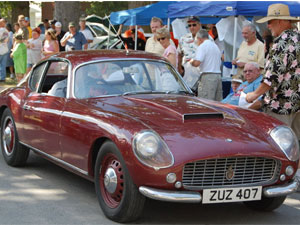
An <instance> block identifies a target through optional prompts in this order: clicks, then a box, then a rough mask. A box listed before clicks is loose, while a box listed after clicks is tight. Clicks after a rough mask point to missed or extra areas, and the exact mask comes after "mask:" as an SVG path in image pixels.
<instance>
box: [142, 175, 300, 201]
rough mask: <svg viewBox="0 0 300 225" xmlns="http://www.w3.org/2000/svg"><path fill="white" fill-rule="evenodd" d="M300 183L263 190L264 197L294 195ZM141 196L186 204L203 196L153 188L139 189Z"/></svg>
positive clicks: (188, 192)
mask: <svg viewBox="0 0 300 225" xmlns="http://www.w3.org/2000/svg"><path fill="white" fill-rule="evenodd" d="M298 186H299V183H298V182H297V181H296V180H294V181H293V182H291V183H289V184H286V185H282V186H271V187H265V188H263V195H264V196H265V197H277V196H284V195H288V194H292V193H294V192H296V191H297V188H298ZM139 191H140V193H141V194H143V195H144V196H146V197H148V198H152V199H155V200H160V201H167V202H184V203H200V202H201V201H202V196H201V194H200V193H199V192H196V191H168V190H160V189H156V188H151V187H145V186H141V187H139Z"/></svg>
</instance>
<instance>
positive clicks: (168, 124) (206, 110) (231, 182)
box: [0, 50, 299, 222]
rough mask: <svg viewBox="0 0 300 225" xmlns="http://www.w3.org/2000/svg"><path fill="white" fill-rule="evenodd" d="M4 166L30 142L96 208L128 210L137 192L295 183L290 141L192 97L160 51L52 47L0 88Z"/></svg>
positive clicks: (233, 110) (197, 192)
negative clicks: (87, 193)
mask: <svg viewBox="0 0 300 225" xmlns="http://www.w3.org/2000/svg"><path fill="white" fill-rule="evenodd" d="M0 107H1V108H0V114H1V115H0V116H1V149H2V153H3V156H4V159H5V161H6V162H7V164H8V165H10V166H22V165H24V164H25V162H26V159H27V157H28V153H29V151H30V150H32V151H33V152H36V153H38V154H40V155H42V156H43V157H45V158H47V159H49V160H51V161H52V162H54V163H57V164H59V165H61V166H62V167H64V168H66V169H68V170H70V171H72V172H74V173H76V174H79V175H81V176H83V177H85V178H87V179H89V180H93V181H94V183H95V189H96V193H97V197H98V200H99V204H100V206H101V208H102V210H103V212H104V213H105V215H106V216H107V217H108V218H110V219H112V220H114V221H118V222H128V221H132V220H135V219H137V218H138V217H139V216H140V214H141V212H142V210H143V205H144V202H145V199H146V198H152V199H156V200H161V201H172V202H185V203H203V204H210V203H225V202H244V203H245V205H246V206H248V207H250V208H254V209H259V210H273V209H276V208H277V207H279V206H280V205H281V204H282V203H283V202H284V200H285V198H286V196H287V195H288V194H291V193H293V192H295V191H296V190H297V187H298V183H297V182H296V181H295V179H294V178H295V173H296V171H297V165H298V161H299V146H298V140H297V138H296V137H295V135H294V133H293V131H292V130H291V129H290V128H288V127H286V126H285V125H284V124H282V123H281V122H279V121H277V120H275V119H273V118H271V117H269V116H267V115H266V114H263V113H259V112H255V111H251V110H246V109H242V108H239V107H235V106H232V105H225V104H221V103H220V102H214V101H209V100H205V99H200V98H197V97H195V96H193V94H192V92H191V90H190V89H189V88H188V87H187V85H186V84H185V83H184V81H183V80H182V78H181V77H180V75H179V74H178V73H177V72H176V70H175V69H174V68H173V67H172V66H171V65H170V64H169V63H168V62H167V61H165V60H164V59H163V58H161V57H159V56H157V55H153V54H149V53H145V52H139V51H123V50H100V51H74V52H65V53H59V54H57V55H54V56H51V57H49V58H46V59H44V60H42V61H41V62H39V63H38V64H37V65H35V66H34V68H33V69H32V71H31V72H30V73H29V74H28V75H27V76H26V77H25V78H24V79H23V80H22V81H21V83H19V84H18V86H17V87H14V88H9V89H6V90H4V91H2V92H1V95H0Z"/></svg>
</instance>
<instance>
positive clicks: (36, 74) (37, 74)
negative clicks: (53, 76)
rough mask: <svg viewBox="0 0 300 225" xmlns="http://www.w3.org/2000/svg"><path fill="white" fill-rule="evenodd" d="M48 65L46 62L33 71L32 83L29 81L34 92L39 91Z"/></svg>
mask: <svg viewBox="0 0 300 225" xmlns="http://www.w3.org/2000/svg"><path fill="white" fill-rule="evenodd" d="M46 65H47V62H45V63H43V64H41V65H38V66H37V67H35V68H34V70H33V71H32V73H31V77H30V81H29V87H30V89H31V90H32V91H37V89H38V86H39V83H40V81H41V77H42V75H43V71H44V69H45V67H46Z"/></svg>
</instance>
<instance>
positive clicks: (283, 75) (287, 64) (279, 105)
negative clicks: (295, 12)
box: [246, 4, 300, 139]
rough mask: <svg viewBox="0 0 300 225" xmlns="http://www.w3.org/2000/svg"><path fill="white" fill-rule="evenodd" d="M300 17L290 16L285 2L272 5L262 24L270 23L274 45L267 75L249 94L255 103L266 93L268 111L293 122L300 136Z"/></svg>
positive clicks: (285, 120)
mask: <svg viewBox="0 0 300 225" xmlns="http://www.w3.org/2000/svg"><path fill="white" fill-rule="evenodd" d="M298 21H299V19H298V18H295V17H292V16H290V11H289V7H288V6H287V5H285V4H272V5H270V6H269V8H268V15H267V16H266V17H264V18H262V19H260V20H258V21H257V22H258V23H264V22H267V23H268V28H269V29H270V30H271V33H272V36H274V38H275V39H274V44H273V46H272V48H271V49H270V52H269V55H268V57H267V58H266V62H265V75H264V78H263V80H262V83H261V84H260V86H259V87H258V89H256V91H254V92H251V93H248V94H247V98H246V99H247V101H248V102H253V101H254V100H255V99H257V98H258V96H260V95H262V94H265V98H264V104H265V111H266V113H268V114H269V115H271V116H273V117H275V118H277V119H279V120H281V121H282V122H284V123H286V124H287V125H289V126H290V127H291V128H292V129H293V130H294V132H295V133H296V135H297V137H298V139H300V32H299V31H298V30H297V29H294V25H293V23H294V22H298Z"/></svg>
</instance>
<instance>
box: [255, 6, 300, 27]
mask: <svg viewBox="0 0 300 225" xmlns="http://www.w3.org/2000/svg"><path fill="white" fill-rule="evenodd" d="M269 20H291V22H299V21H300V19H297V18H296V17H292V16H290V10H289V7H288V6H287V5H284V4H272V5H269V8H268V15H267V16H266V17H264V18H262V19H260V20H257V21H256V22H257V23H264V22H267V21H269Z"/></svg>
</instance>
